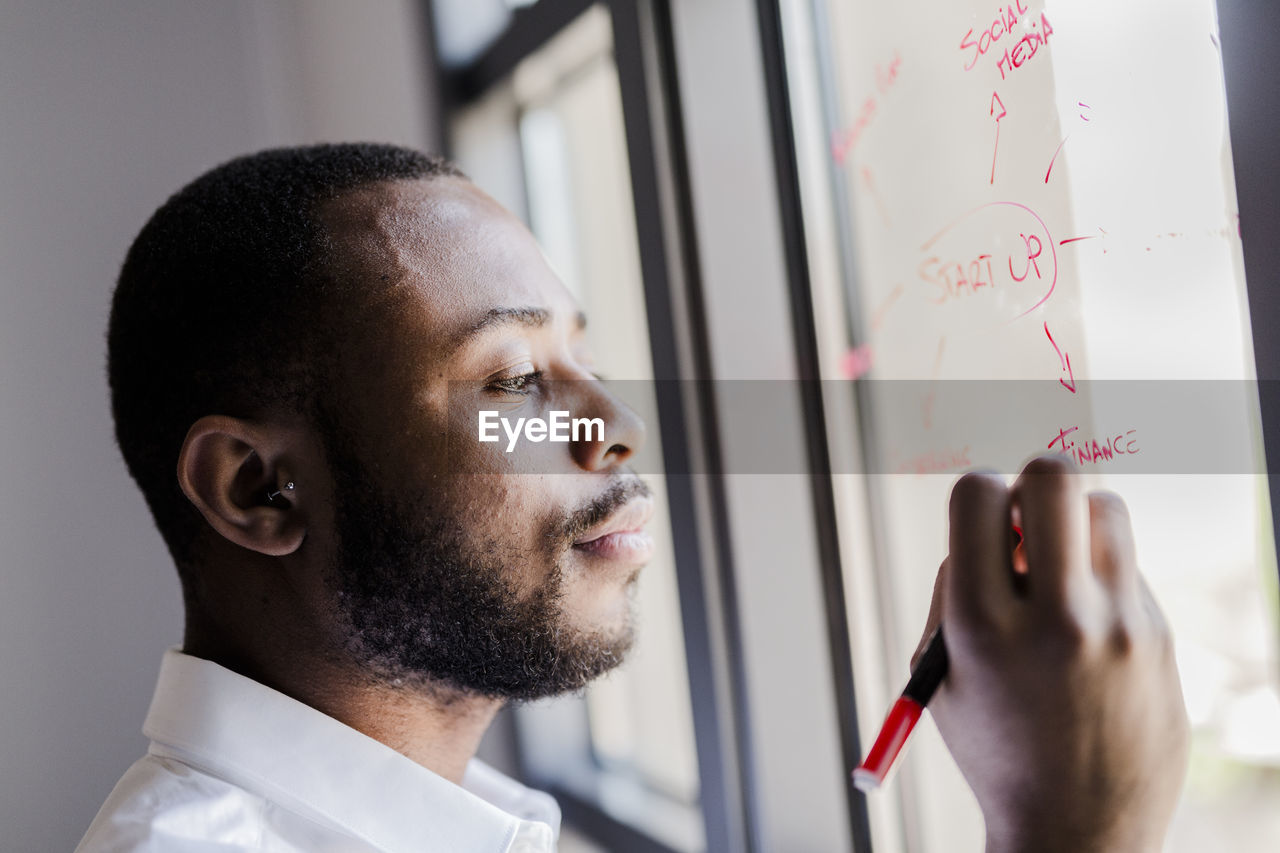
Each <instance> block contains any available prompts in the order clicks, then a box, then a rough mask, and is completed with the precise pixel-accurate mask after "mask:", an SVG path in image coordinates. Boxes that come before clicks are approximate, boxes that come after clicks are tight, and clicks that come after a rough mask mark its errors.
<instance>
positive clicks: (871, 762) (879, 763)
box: [853, 626, 947, 791]
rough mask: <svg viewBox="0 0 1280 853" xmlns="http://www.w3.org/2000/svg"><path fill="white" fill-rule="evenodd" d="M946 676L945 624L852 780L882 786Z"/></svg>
mask: <svg viewBox="0 0 1280 853" xmlns="http://www.w3.org/2000/svg"><path fill="white" fill-rule="evenodd" d="M946 677H947V645H946V643H945V642H943V639H942V626H938V630H936V631H934V632H933V637H932V638H930V640H929V646H928V648H926V649H925V650H924V654H923V655H921V656H920V663H918V664H916V668H915V669H914V670H913V671H912V673H911V678H910V679H908V681H907V686H906V688H905V689H904V690H903V691H902V695H901V696H899V697H898V701H897V702H894V703H893V707H892V708H890V709H889V716H887V717H886V718H885V721H884V725H883V726H881V727H880V734H879V735H877V736H876V741H875V743H874V744H872V745H871V751H870V752H868V753H867V757H866V758H864V759H863V760H862V763H861V764H859V765H858V768H857V769H856V770H854V771H853V784H854V785H855V786H856V787H857V788H858V789H859V790H862V791H870V790H873V789H875V788H879V787H880V786H881V785H882V784H883V783H884V778H885V776H888V775H889V768H890V767H892V766H893V762H894V761H896V760H897V758H898V754H899V753H900V752H902V747H903V746H904V745H905V744H906V742H907V738H908V737H910V736H911V730H912V729H914V728H915V727H916V723H917V722H919V720H920V715H921V714H922V713H924V708H925V706H926V705H928V704H929V700H930V699H931V698H932V697H933V693H934V691H935V690H937V689H938V685H939V684H941V683H942V679H944V678H946Z"/></svg>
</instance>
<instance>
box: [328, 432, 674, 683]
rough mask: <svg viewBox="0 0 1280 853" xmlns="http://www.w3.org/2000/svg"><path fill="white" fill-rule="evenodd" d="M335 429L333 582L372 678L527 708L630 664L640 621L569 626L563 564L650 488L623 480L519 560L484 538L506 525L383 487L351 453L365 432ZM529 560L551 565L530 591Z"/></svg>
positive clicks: (342, 617)
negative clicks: (525, 572)
mask: <svg viewBox="0 0 1280 853" xmlns="http://www.w3.org/2000/svg"><path fill="white" fill-rule="evenodd" d="M327 426H329V427H330V428H328V429H323V430H322V434H323V435H324V436H325V447H326V451H327V453H328V457H329V462H330V465H331V468H332V472H333V483H334V488H335V498H334V503H335V505H334V512H335V528H336V533H337V540H338V542H337V547H336V549H335V554H334V558H333V560H332V563H331V565H330V572H329V577H328V583H329V585H330V588H331V591H332V593H333V594H334V600H335V601H336V606H337V611H338V613H337V615H338V624H339V625H340V626H341V631H342V633H343V635H344V636H343V638H342V639H343V642H344V645H345V650H346V652H347V654H348V655H350V656H351V657H352V658H354V660H355V662H356V664H357V665H358V666H359V667H360V668H361V669H362V670H363V671H364V672H366V673H368V674H369V675H370V676H371V677H373V678H374V679H376V680H377V681H379V682H382V683H385V684H391V685H394V686H397V687H409V688H417V689H425V690H428V691H431V692H433V693H435V694H436V695H437V697H438V698H441V699H444V700H446V701H448V700H449V699H450V698H451V697H457V698H461V696H465V695H482V696H487V697H492V698H500V699H504V700H515V701H529V700H534V699H540V698H544V697H548V696H554V695H557V694H560V693H566V692H570V691H577V690H581V689H583V688H584V687H586V685H587V684H588V683H589V682H590V681H592V680H593V679H595V678H597V677H598V676H600V675H602V674H603V673H605V672H607V671H609V670H610V669H613V668H614V667H615V666H617V665H618V664H620V663H621V662H622V660H623V658H624V656H625V654H626V652H627V651H628V649H629V648H630V647H631V645H632V642H633V637H634V634H633V629H632V627H631V619H630V618H628V619H627V620H626V622H625V625H624V627H623V628H621V629H618V630H615V631H612V632H604V631H587V630H582V629H579V628H576V627H574V626H573V625H571V624H570V623H569V620H568V619H567V617H566V614H565V613H564V611H563V609H562V606H561V605H562V601H563V592H562V586H563V583H564V575H563V571H562V568H561V560H562V557H563V555H565V554H567V553H569V549H570V547H571V546H572V543H573V541H574V540H575V538H576V537H577V536H578V535H580V534H581V533H582V532H584V531H585V530H587V529H589V528H590V527H592V526H594V525H595V524H597V523H599V522H600V521H602V520H603V519H605V518H607V517H608V516H609V515H611V514H612V513H613V511H614V510H616V509H617V508H619V507H621V506H622V505H624V504H625V503H627V502H628V501H629V500H631V499H632V498H634V497H636V496H641V495H648V494H649V489H648V487H647V486H646V485H645V484H644V483H643V481H641V480H640V479H639V478H637V477H635V476H634V475H631V476H630V477H626V478H624V477H622V476H621V475H619V476H618V477H616V478H615V479H614V480H613V481H612V482H611V484H610V486H609V487H608V488H607V489H606V490H605V491H604V492H602V493H601V494H600V495H599V496H598V497H597V498H595V499H594V500H592V501H590V502H589V503H587V504H586V505H584V506H582V507H579V508H577V509H575V510H573V511H570V512H566V513H565V514H563V515H562V516H560V517H558V518H553V519H551V520H549V521H547V522H545V523H544V529H543V530H542V531H541V536H540V537H539V539H540V541H541V542H542V543H543V549H542V550H541V551H539V552H535V553H529V552H527V551H526V552H520V551H518V550H517V549H514V548H512V547H511V546H510V545H509V544H504V543H502V542H501V541H500V540H498V539H497V538H495V537H492V536H486V535H484V530H485V529H486V528H489V529H491V530H492V529H500V525H501V521H500V520H499V519H495V518H493V517H488V518H481V517H470V518H466V519H459V518H453V517H448V516H446V515H443V514H442V513H441V511H439V510H433V509H432V507H431V501H430V499H429V497H428V496H427V495H426V494H425V493H424V494H418V495H413V494H405V493H404V490H403V489H398V490H396V492H395V493H393V492H392V491H391V490H390V489H388V488H386V487H384V486H381V485H380V484H379V483H377V482H376V481H375V479H374V478H373V477H372V476H371V475H370V471H371V470H372V466H369V465H366V464H363V462H362V460H361V459H360V458H358V456H357V454H356V453H355V452H354V451H353V450H352V448H355V447H356V446H357V445H356V444H354V443H353V441H352V439H354V436H353V435H351V434H350V432H349V431H347V430H344V429H340V428H338V426H337V424H335V423H333V422H332V421H331V422H330V424H328V425H327ZM446 476H448V475H446ZM453 476H454V477H459V476H464V475H453ZM498 476H500V475H498ZM424 492H425V490H424ZM529 560H534V561H538V562H545V563H547V564H549V565H550V566H551V570H550V573H549V574H548V575H547V577H546V578H545V579H544V580H543V582H542V583H540V584H539V585H538V586H537V587H536V588H535V589H534V590H533V591H531V592H526V593H523V594H522V593H521V592H520V591H519V589H518V585H517V582H516V579H517V578H518V577H520V575H521V574H522V572H521V570H520V569H521V566H520V564H521V563H522V562H525V561H529ZM632 579H634V576H633V578H632ZM628 586H629V587H630V581H628Z"/></svg>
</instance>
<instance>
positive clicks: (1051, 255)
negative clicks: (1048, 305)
mask: <svg viewBox="0 0 1280 853" xmlns="http://www.w3.org/2000/svg"><path fill="white" fill-rule="evenodd" d="M1024 214H1025V216H1029V217H1030V218H1031V219H1032V220H1033V221H1034V224H1035V225H1037V226H1039V228H1038V229H1036V228H1031V229H1028V231H1027V233H1023V234H1022V235H1021V236H1022V240H1023V246H1024V249H1025V255H1023V256H1021V257H1019V255H1020V253H1017V252H1016V250H1015V252H1010V253H1009V254H1008V255H1002V256H1000V257H999V259H998V260H994V269H993V267H992V265H991V264H990V263H989V262H988V261H989V258H988V257H987V255H989V254H990V253H985V252H983V253H980V254H977V255H973V254H969V253H968V251H966V250H965V249H964V247H963V246H956V245H955V244H956V243H957V242H958V241H960V240H961V238H962V237H964V236H965V235H973V236H977V235H978V234H982V235H984V236H988V235H990V234H992V233H993V232H996V231H1002V232H1004V233H1009V231H1012V229H1013V228H1015V227H1018V226H1019V225H1021V227H1022V228H1027V225H1029V224H1031V223H1028V222H1027V220H1026V219H1025V218H1024ZM1018 220H1021V222H1018ZM1015 222H1018V224H1017V225H1015V224H1014V223H1015ZM979 226H981V227H979ZM1041 235H1043V236H1041ZM965 242H967V241H965ZM947 245H952V246H953V247H954V248H955V250H953V251H951V252H947V251H945V250H942V249H940V248H937V247H940V246H947ZM1046 247H1047V248H1048V249H1049V252H1048V253H1045V252H1044V249H1045V248H1046ZM931 249H932V250H933V251H934V252H935V253H936V254H934V255H932V256H931V257H928V258H926V259H925V260H924V261H923V262H922V263H921V264H920V266H919V267H918V268H917V271H918V273H919V276H920V278H921V279H922V280H923V281H925V282H926V283H928V284H931V285H932V286H933V287H934V288H936V293H935V296H934V298H932V299H930V301H931V302H933V303H934V304H937V305H940V304H942V303H944V302H946V301H948V300H949V299H951V298H953V297H955V296H961V295H965V294H970V293H978V292H980V291H982V290H983V289H984V288H985V287H986V286H987V285H991V287H992V288H997V287H999V286H1000V284H1001V282H998V281H997V277H1003V276H1004V274H1005V272H1004V271H1005V269H1006V268H1007V269H1008V270H1009V276H1010V278H1009V279H1008V280H1007V281H1008V283H1009V284H1011V285H1016V284H1018V283H1019V282H1021V281H1024V280H1027V279H1029V278H1030V276H1031V275H1033V274H1034V275H1035V277H1036V280H1037V281H1038V282H1043V281H1047V282H1048V287H1047V288H1046V289H1045V290H1044V291H1043V292H1041V291H1040V289H1039V288H1038V287H1037V288H1035V289H1033V290H1022V291H1021V292H1020V293H1019V294H1018V296H1017V297H1015V303H1016V302H1022V303H1023V304H1026V303H1027V302H1028V301H1030V300H1031V299H1034V300H1035V301H1034V302H1032V303H1031V304H1030V306H1029V307H1027V308H1025V309H1024V310H1019V311H1017V313H1016V315H1015V316H1014V317H1012V318H1010V319H1011V320H1016V319H1017V318H1018V317H1025V316H1026V315H1027V314H1030V313H1031V312H1032V311H1034V310H1036V309H1037V308H1039V307H1040V306H1041V305H1043V304H1044V303H1045V302H1046V301H1047V300H1048V299H1049V297H1050V296H1052V295H1053V291H1054V288H1055V287H1056V286H1057V283H1058V247H1057V243H1056V242H1055V241H1054V239H1053V237H1052V235H1050V233H1049V227H1048V226H1047V225H1046V224H1045V222H1044V220H1043V219H1041V218H1040V215H1039V214H1037V213H1036V212H1035V211H1034V210H1032V209H1031V208H1029V207H1027V206H1026V205H1025V204H1021V203H1020V202H1016V201H993V202H991V203H990V204H984V205H981V206H979V207H975V208H974V209H973V210H970V211H968V212H967V213H964V214H961V215H960V216H958V217H957V218H956V219H955V220H953V221H952V222H951V223H949V224H948V225H946V226H945V227H943V228H942V230H940V231H938V233H936V234H934V235H933V236H932V237H930V238H929V239H928V240H926V241H925V242H924V244H923V245H921V247H920V251H921V252H922V253H924V252H928V251H930V250H931ZM948 255H950V259H949V260H948V259H947V256H948ZM957 255H959V256H960V257H959V258H957ZM1015 258H1018V261H1019V263H1021V264H1024V269H1023V272H1022V274H1021V278H1019V276H1018V274H1017V271H1016V269H1015V267H1014V259H1015ZM975 262H978V267H977V269H975V267H974V264H975ZM994 270H1000V272H999V273H995V272H994ZM983 272H985V273H986V278H985V279H984V278H981V277H980V276H981V273H983ZM1018 307H1020V306H1018V305H1016V304H1013V305H1006V306H1003V309H1002V310H1007V309H1010V308H1012V309H1013V310H1017V308H1018Z"/></svg>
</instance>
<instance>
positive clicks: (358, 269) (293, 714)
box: [80, 145, 1186, 852]
mask: <svg viewBox="0 0 1280 853" xmlns="http://www.w3.org/2000/svg"><path fill="white" fill-rule="evenodd" d="M584 324H585V319H584V318H583V317H582V315H581V314H580V313H579V312H578V310H577V308H576V306H575V305H574V304H573V301H572V299H571V298H570V297H569V295H568V294H567V292H566V291H565V289H564V287H563V286H562V285H561V284H560V282H559V281H558V280H557V279H556V278H555V276H554V274H552V273H551V271H550V270H549V269H548V267H547V266H546V264H545V262H544V260H543V258H542V256H541V254H540V252H539V251H538V248H537V246H536V244H535V243H534V241H533V239H532V237H531V236H530V235H529V234H528V232H527V231H526V230H525V229H524V228H523V227H522V226H521V225H520V224H519V223H518V222H517V221H516V220H515V219H514V218H513V217H512V216H511V215H510V214H509V213H507V212H506V211H504V210H503V209H502V208H501V207H500V206H499V205H498V204H497V203H495V202H494V201H493V200H492V199H490V198H489V197H488V196H486V195H485V194H484V193H482V192H481V191H480V190H478V189H477V188H476V187H474V186H473V185H472V184H471V183H470V182H469V181H467V180H466V178H464V177H463V176H462V175H460V174H459V173H458V172H457V171H456V170H454V169H453V168H452V167H450V166H449V165H448V164H446V163H443V162H442V161H439V160H436V159H432V158H429V157H426V156H424V155H421V154H417V153H415V152H411V151H406V150H402V149H397V148H392V147H388V146H373V145H342V146H316V147H311V148H300V149H287V150H277V151H268V152H264V153H261V154H258V155H254V156H250V157H246V158H241V159H239V160H236V161H232V162H231V163H228V164H226V165H224V166H222V167H220V168H218V169H215V170H213V171H212V172H210V173H208V174H206V175H204V176H203V177H201V178H200V179H198V180H197V181H195V182H194V183H192V184H191V185H189V186H188V187H187V188H185V189H184V190H182V191H181V192H180V193H178V194H177V195H176V196H174V197H173V198H172V199H170V201H169V202H167V203H166V204H165V205H164V206H163V207H161V209H160V210H159V211H157V213H156V214H155V215H154V216H153V217H152V219H151V220H150V221H149V222H148V223H147V225H146V226H145V227H144V229H143V231H142V232H141V234H140V235H139V236H138V238H137V240H136V241H135V242H134V245H133V246H132V248H131V249H130V251H129V254H128V257H127V259H126V261H125V264H124V268H123V270H122V273H121V276H120V281H119V285H118V287H117V290H116V294H115V298H114V303H113V307H112V315H111V324H110V330H109V333H108V344H109V362H110V364H109V374H110V380H111V388H112V400H113V407H114V413H115V418H116V429H117V437H118V440H119V443H120V447H121V449H122V452H123V454H124V457H125V460H126V462H127V463H128V466H129V469H130V472H131V473H132V474H133V476H134V478H135V479H136V480H137V482H138V484H139V486H140V487H141V489H142V491H143V493H144V495H145V496H146V498H147V501H148V504H149V506H150V508H151V510H152V513H153V514H154V516H155V519H156V524H157V526H158V528H159V529H160V531H161V533H162V535H163V536H164V538H165V541H166V543H167V544H168V546H169V548H170V551H171V552H172V554H173V557H174V560H175V563H176V564H177V567H178V571H179V574H180V576H181V579H182V586H183V593H184V601H185V607H186V634H185V637H184V640H183V646H182V651H181V652H178V651H172V652H170V653H168V654H167V655H166V657H165V660H164V663H163V666H162V669H161V674H160V681H159V684H158V686H157V689H156V696H155V699H154V700H153V703H152V707H151V711H150V712H149V714H148V718H147V722H146V725H145V726H144V731H145V732H146V733H147V735H148V736H149V737H150V738H151V741H152V745H151V748H150V749H149V752H148V755H147V756H146V757H144V758H143V759H141V760H140V761H139V762H138V763H137V764H135V765H134V766H133V767H132V768H131V769H130V770H129V771H128V772H127V773H126V775H125V777H124V778H123V779H122V780H121V782H120V783H119V785H117V787H116V789H115V791H113V792H112V794H111V796H110V798H109V799H108V801H107V803H106V804H105V805H104V806H103V809H102V811H101V812H100V813H99V815H98V817H97V819H96V820H95V821H94V823H93V825H92V826H91V827H90V829H89V831H88V834H87V835H86V837H85V839H84V841H83V842H82V843H81V846H80V850H82V851H95V852H96V851H134V850H155V851H161V850H164V851H169V850H172V851H184V850H208V849H228V850H344V851H345V850H384V851H411V850H412V851H436V850H439V851H464V850H465V851H470V850H476V851H505V850H550V849H553V846H554V839H555V837H556V834H557V831H558V821H559V817H558V810H557V809H556V807H555V804H554V802H552V801H551V800H550V798H548V797H546V795H543V794H540V793H538V792H534V791H530V790H528V789H526V788H524V787H523V786H521V785H519V784H518V783H516V782H514V781H513V780H510V779H507V778H506V777H504V776H501V775H500V774H498V773H497V772H496V771H494V770H493V769H491V768H488V767H486V766H484V765H483V764H481V763H480V762H478V761H476V760H475V759H474V758H473V756H474V753H475V751H476V747H477V745H478V744H479V741H480V739H481V736H482V735H483V733H484V731H485V729H486V727H487V726H488V725H489V723H490V721H491V720H492V719H493V717H494V715H495V713H496V712H497V711H498V710H499V708H500V707H501V706H502V705H503V704H504V703H506V702H508V701H512V700H527V699H533V698H537V697H541V696H548V695H553V694H556V693H560V692H564V691H568V690H574V689H577V688H581V687H582V686H584V685H585V684H587V683H588V682H589V681H590V680H591V679H592V678H594V677H596V676H597V675H599V674H601V673H603V672H605V671H606V670H608V669H609V668H611V667H613V666H615V665H616V664H617V663H618V662H619V661H620V660H621V659H622V656H623V654H624V653H625V651H626V649H627V647H628V645H629V643H630V641H631V613H630V606H629V601H630V599H629V591H630V588H631V587H632V585H633V583H634V581H635V579H636V575H637V573H638V571H639V569H640V567H641V566H642V565H643V564H644V563H645V561H646V560H647V558H648V556H649V553H650V550H651V543H650V540H649V538H648V535H647V534H646V533H644V530H643V528H644V525H645V522H646V521H647V520H648V517H649V515H650V513H651V503H650V500H649V498H648V490H647V488H646V487H645V486H644V484H643V483H642V482H641V481H640V480H639V479H638V478H637V477H636V476H635V475H634V473H633V472H631V471H630V470H629V469H628V468H627V465H626V462H627V460H628V458H629V457H630V456H631V455H632V454H633V453H634V452H635V451H636V450H637V449H638V448H639V447H640V446H641V444H642V442H643V440H644V427H643V424H642V423H640V422H639V420H638V419H637V418H636V417H635V415H634V414H633V413H632V412H631V411H630V410H629V409H627V408H626V407H625V406H623V405H622V404H620V403H619V402H618V401H617V400H615V399H614V398H613V397H612V396H611V395H610V394H609V393H608V392H607V391H606V390H605V389H604V387H603V386H602V385H601V384H600V383H599V382H598V381H596V379H595V377H594V376H593V374H592V372H591V361H590V354H589V353H588V352H587V350H586V347H585V343H584ZM481 410H486V411H497V412H498V413H499V414H500V415H502V416H504V417H509V418H511V419H514V418H515V417H518V416H519V417H544V418H545V417H546V416H547V415H548V413H549V412H552V411H571V412H572V413H573V415H574V416H575V417H583V418H588V419H599V420H600V421H601V422H602V423H603V431H602V432H601V431H599V430H583V431H580V432H579V433H578V434H576V435H574V436H573V438H572V440H570V441H567V442H562V443H555V442H530V441H524V442H517V445H516V446H515V447H514V448H513V450H512V452H507V445H506V442H505V441H499V442H482V441H479V440H478V434H477V417H476V415H477V412H478V411H481ZM1076 479H1077V478H1075V477H1072V476H1070V475H1069V472H1067V470H1066V469H1065V468H1064V467H1063V466H1062V465H1061V463H1058V462H1055V461H1052V460H1042V461H1038V462H1035V463H1033V464H1032V465H1031V466H1029V467H1028V470H1027V471H1026V472H1024V474H1023V476H1022V478H1020V480H1019V482H1018V483H1017V484H1016V485H1015V487H1014V489H1013V491H1012V492H1011V491H1010V490H1008V489H1006V488H1005V486H1004V484H1003V482H1002V481H1000V480H999V479H997V478H994V477H985V476H978V475H971V476H969V477H966V478H964V479H962V480H961V481H960V483H959V484H958V485H957V487H956V489H955V491H954V493H953V498H952V534H951V556H950V557H949V558H948V560H947V562H946V563H944V566H943V571H942V572H940V574H939V583H938V584H937V587H936V592H935V602H934V608H933V613H932V615H931V617H930V626H929V627H927V628H926V632H927V633H928V632H929V631H931V626H932V625H933V624H935V623H937V621H938V620H939V619H941V620H944V621H945V622H946V623H947V638H948V645H949V647H950V649H951V653H952V669H951V674H950V675H949V677H948V679H947V682H946V683H945V684H944V686H943V688H942V690H941V691H940V692H939V695H938V697H937V699H935V703H934V708H935V712H936V716H937V719H938V724H939V727H940V728H941V730H942V732H943V734H944V736H945V737H946V738H947V741H948V743H949V745H950V746H951V748H952V750H953V752H954V753H955V755H956V758H957V761H958V762H959V763H960V766H961V769H962V770H963V771H964V772H965V774H966V777H967V778H968V780H969V782H970V784H971V785H972V786H973V788H974V790H975V793H976V794H977V795H978V799H979V802H980V804H981V805H982V808H983V811H984V815H985V817H986V820H987V825H988V846H989V849H991V850H1057V849H1062V850H1157V849H1158V848H1159V844H1160V839H1161V837H1162V836H1163V833H1164V830H1165V825H1166V823H1167V821H1168V818H1169V814H1170V812H1171V810H1172V806H1173V802H1174V800H1175V799H1176V796H1177V791H1178V788H1179V786H1180V780H1181V776H1182V772H1183V764H1184V762H1185V748H1186V723H1185V715H1184V713H1183V711H1182V704H1181V696H1180V693H1179V689H1178V684H1177V676H1176V673H1175V671H1174V669H1173V666H1172V656H1171V653H1170V645H1171V644H1170V642H1169V638H1168V634H1167V631H1166V630H1165V629H1164V627H1163V623H1162V621H1161V620H1160V617H1159V614H1158V611H1157V610H1156V609H1155V608H1154V604H1153V603H1152V602H1151V600H1150V597H1149V595H1147V594H1146V593H1145V589H1144V587H1143V586H1142V584H1141V581H1140V578H1139V577H1138V575H1137V572H1136V569H1135V568H1134V558H1133V554H1132V542H1131V539H1130V538H1129V532H1128V530H1129V528H1128V521H1127V516H1126V515H1125V512H1124V508H1123V504H1122V503H1120V502H1119V500H1118V499H1115V498H1114V497H1107V496H1090V497H1089V498H1088V499H1087V500H1086V498H1085V496H1084V495H1082V494H1081V493H1080V492H1079V488H1078V486H1077V485H1076ZM1014 512H1017V513H1019V514H1020V516H1021V517H1020V520H1021V524H1022V526H1023V528H1024V529H1025V533H1026V545H1025V549H1024V552H1025V553H1024V552H1019V557H1018V560H1017V563H1016V567H1015V563H1014V562H1013V561H1012V557H1011V554H1010V547H1009V538H1008V531H1009V525H1010V522H1011V517H1012V516H1011V513H1014Z"/></svg>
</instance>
